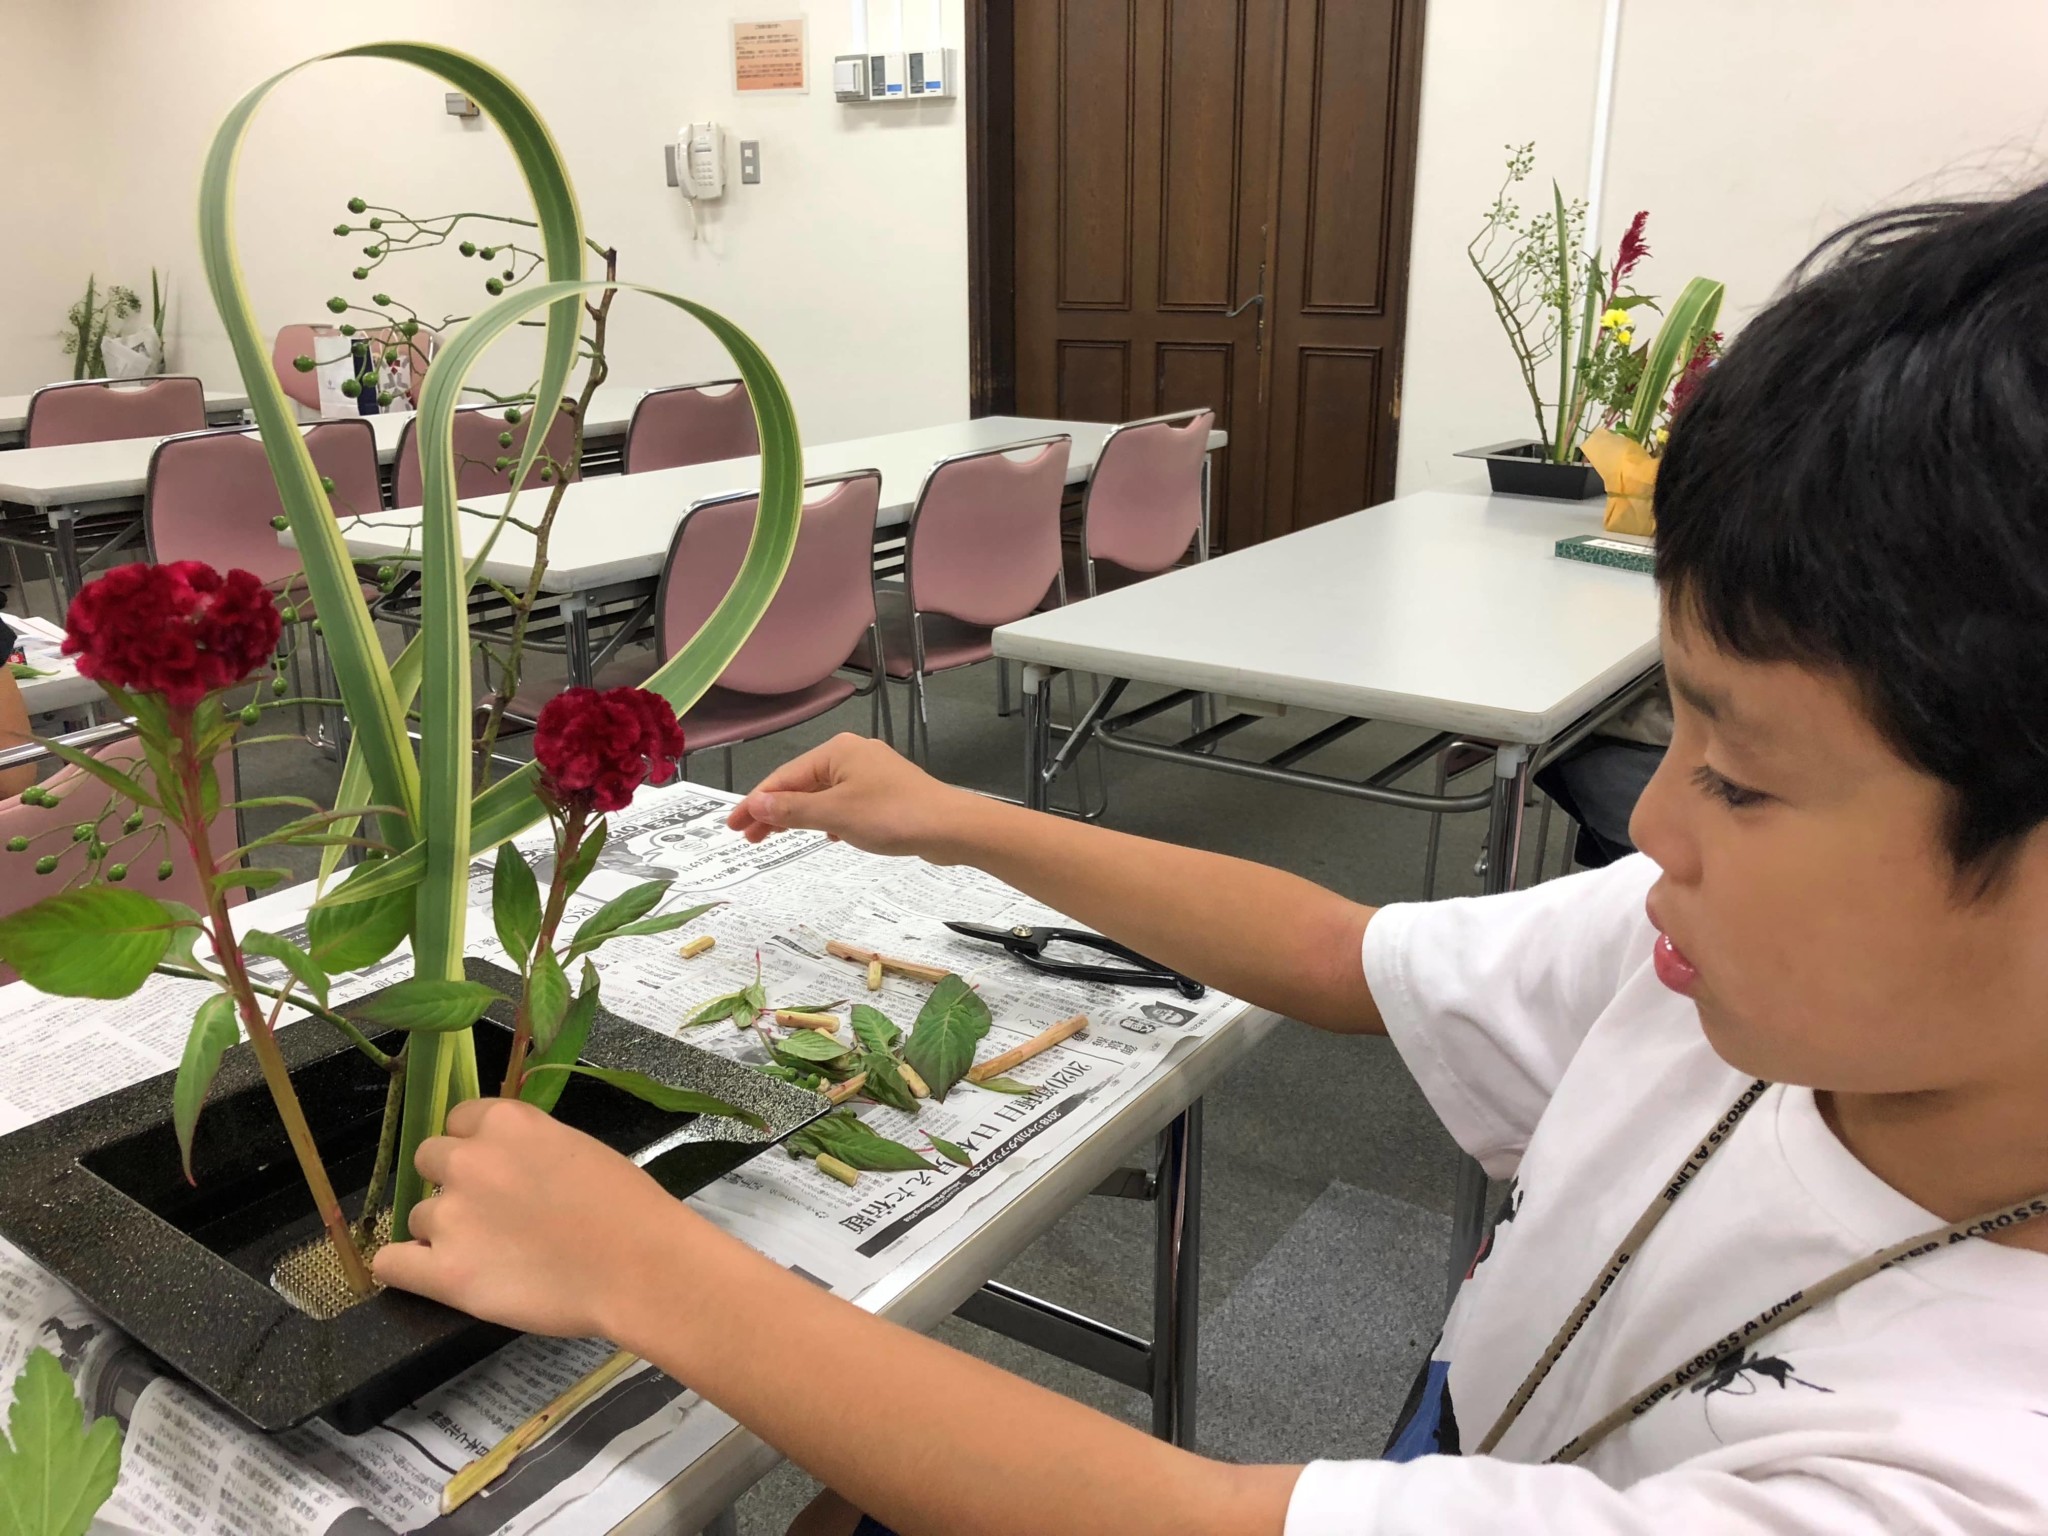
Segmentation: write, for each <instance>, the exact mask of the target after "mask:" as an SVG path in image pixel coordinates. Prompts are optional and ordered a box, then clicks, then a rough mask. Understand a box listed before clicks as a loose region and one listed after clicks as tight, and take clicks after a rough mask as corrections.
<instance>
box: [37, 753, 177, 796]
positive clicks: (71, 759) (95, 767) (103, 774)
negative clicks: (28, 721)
mask: <svg viewBox="0 0 2048 1536" xmlns="http://www.w3.org/2000/svg"><path fill="white" fill-rule="evenodd" d="M36 745H37V746H39V747H41V748H43V750H44V751H46V752H48V753H50V754H51V755H52V756H53V757H60V758H62V759H63V760H64V761H65V762H67V763H69V764H70V765H71V766H72V767H74V768H76V769H79V770H80V771H81V772H84V773H89V774H91V775H92V776H93V777H94V778H96V779H98V780H99V781H100V782H101V783H102V784H104V785H106V786H107V787H108V788H109V789H111V790H112V791H113V792H114V793H115V794H117V795H121V796H123V797H125V798H127V799H129V800H133V801H134V802H135V803H136V804H137V805H141V806H147V807H148V808H149V809H150V810H157V809H159V806H158V805H157V801H156V796H154V795H152V794H151V793H150V792H149V791H148V790H146V789H144V788H143V787H142V783H141V781H140V780H138V779H135V778H133V777H131V776H130V775H128V774H125V773H123V772H122V771H121V770H120V769H118V768H116V767H115V766H114V765H113V764H112V763H106V762H101V761H100V759H98V758H96V757H94V756H93V755H92V754H91V753H90V752H81V751H79V750H78V748H76V747H73V746H67V745H65V743H63V742H61V741H51V740H49V739H47V738H45V737H41V736H38V737H37V738H36Z"/></svg>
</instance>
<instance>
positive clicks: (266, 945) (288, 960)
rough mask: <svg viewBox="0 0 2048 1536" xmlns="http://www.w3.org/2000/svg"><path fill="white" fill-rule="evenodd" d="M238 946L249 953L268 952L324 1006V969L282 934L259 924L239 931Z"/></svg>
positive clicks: (267, 953) (325, 983)
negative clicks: (242, 931)
mask: <svg viewBox="0 0 2048 1536" xmlns="http://www.w3.org/2000/svg"><path fill="white" fill-rule="evenodd" d="M242 949H243V951H244V952H245V953H248V954H252V955H268V956H269V957H270V958H271V959H273V960H276V961H279V962H281V963H282V964H283V966H284V968H285V969H286V970H288V971H290V972H291V973H292V975H294V976H296V977H297V978H298V979H299V985H300V986H302V987H304V988H305V989H306V990H307V991H308V992H310V993H312V994H313V997H314V999H315V1000H316V1001H318V1003H319V1004H320V1006H321V1007H323V1008H325V1007H326V1006H327V973H326V972H325V971H323V970H321V969H320V967H319V966H318V965H316V964H315V963H314V962H313V957H312V956H311V955H309V954H307V953H306V951H304V950H303V949H301V948H299V946H298V945H296V944H294V943H293V942H292V941H291V940H290V939H288V938H285V937H284V936H283V935H282V934H277V933H265V932H264V931H263V930H262V929H261V928H252V929H250V930H249V931H248V932H247V933H245V934H243V935H242Z"/></svg>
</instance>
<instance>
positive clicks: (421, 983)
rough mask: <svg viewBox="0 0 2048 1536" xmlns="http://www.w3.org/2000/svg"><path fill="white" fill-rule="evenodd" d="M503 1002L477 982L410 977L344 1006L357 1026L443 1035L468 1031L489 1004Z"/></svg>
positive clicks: (500, 996) (499, 995) (500, 995)
mask: <svg viewBox="0 0 2048 1536" xmlns="http://www.w3.org/2000/svg"><path fill="white" fill-rule="evenodd" d="M503 1001H504V997H503V995H502V994H500V993H497V992H494V991H492V990H491V989H490V988H489V987H487V986H485V985H484V984H483V983H482V982H480V981H436V980H433V979H431V978H428V977H424V976H414V977H412V978H410V979H409V980H406V981H401V982H399V983H398V984H397V985H396V986H393V987H387V988H385V989H384V990H383V991H382V992H375V993H372V994H371V995H370V996H368V997H366V998H364V999H363V1000H362V1001H361V1002H356V1003H350V1004H348V1005H347V1008H346V1012H347V1013H348V1015H349V1017H351V1018H353V1019H355V1020H356V1021H357V1022H358V1023H362V1024H375V1025H377V1026H379V1027H380V1028H383V1029H411V1030H418V1031H421V1032H423V1033H426V1034H444V1033H446V1032H447V1031H449V1030H451V1029H467V1028H469V1026H470V1025H472V1024H474V1023H475V1022H476V1021H477V1020H478V1019H480V1018H482V1017H483V1016H484V1010H485V1009H487V1008H489V1007H490V1006H491V1004H493V1003H498V1002H503Z"/></svg>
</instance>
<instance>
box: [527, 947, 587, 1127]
mask: <svg viewBox="0 0 2048 1536" xmlns="http://www.w3.org/2000/svg"><path fill="white" fill-rule="evenodd" d="M596 1017H597V968H596V967H595V966H593V965H592V964H591V963H590V962H589V961H588V960H586V961H584V962H583V988H582V990H581V991H580V992H578V993H577V994H576V1001H575V1002H573V1003H571V1004H570V1005H569V1013H568V1016H567V1017H566V1018H564V1019H563V1020H562V1028H561V1030H560V1032H559V1033H557V1034H556V1036H555V1038H554V1041H553V1043H552V1044H550V1045H548V1046H546V1047H544V1048H543V1049H541V1050H537V1051H535V1052H534V1053H533V1054H532V1055H531V1056H529V1057H527V1059H526V1075H525V1076H524V1078H522V1079H521V1081H520V1084H519V1097H520V1098H522V1099H524V1100H526V1102H527V1103H529V1104H531V1105H533V1106H534V1107H536V1108H538V1109H543V1110H546V1111H547V1112H548V1113H549V1114H553V1113H554V1110H555V1101H556V1100H557V1099H559V1098H561V1096H562V1090H563V1089H564V1088H566V1087H568V1086H569V1077H568V1074H567V1073H564V1072H548V1073H545V1074H543V1075H542V1076H540V1077H535V1076H534V1075H533V1069H534V1068H535V1067H559V1066H567V1065H569V1064H570V1063H571V1062H573V1061H575V1060H576V1058H577V1057H578V1056H581V1055H582V1054H583V1046H584V1042H586V1041H587V1040H589V1038H590V1023H591V1020H593V1019H595V1018H596Z"/></svg>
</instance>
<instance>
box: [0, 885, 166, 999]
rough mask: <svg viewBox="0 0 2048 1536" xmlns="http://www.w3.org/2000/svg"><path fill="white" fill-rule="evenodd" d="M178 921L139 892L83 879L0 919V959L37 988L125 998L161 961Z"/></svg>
mask: <svg viewBox="0 0 2048 1536" xmlns="http://www.w3.org/2000/svg"><path fill="white" fill-rule="evenodd" d="M180 921H181V919H180V918H179V917H178V915H177V914H176V913H173V912H172V911H171V910H170V908H168V907H166V906H165V905H164V904H163V903H162V902H160V901H157V900H155V899H154V898H152V897H148V896H144V895H142V894H141V893H140V892H138V891H128V890H122V889H121V888H120V887H118V886H111V885H89V886H86V887H84V888H83V889H80V890H76V891H65V892H63V893H62V894H61V895H57V896H50V897H46V898H45V899H44V900H42V901H39V902H37V903H36V904H35V905H34V906H32V907H24V908H23V909H22V910H21V911H19V912H16V913H15V914H14V915H13V916H11V917H9V918H6V919H5V920H4V921H0V960H4V961H5V962H6V963H7V964H9V965H11V966H13V967H14V968H15V970H17V971H19V972H20V973H21V978H22V980H24V981H26V982H27V983H28V984H29V985H30V986H32V987H34V988H35V989H36V990H37V991H38V992H49V993H53V994H55V995H56V996H58V997H101V998H108V997H126V996H128V994H129V993H131V992H133V991H134V990H135V989H136V988H137V987H139V986H141V985H142V983H143V981H144V980H145V979H147V977H148V976H149V973H150V972H151V971H152V970H154V969H155V968H156V965H157V962H159V961H160V960H162V959H163V957H164V952H165V951H166V950H168V949H169V948H170V947H171V936H172V933H173V931H174V930H175V929H176V927H177V925H178V923H179V922H180Z"/></svg>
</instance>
